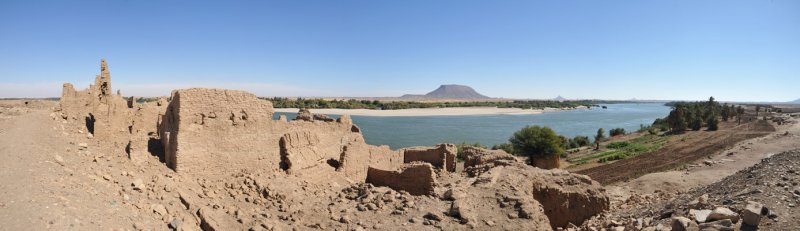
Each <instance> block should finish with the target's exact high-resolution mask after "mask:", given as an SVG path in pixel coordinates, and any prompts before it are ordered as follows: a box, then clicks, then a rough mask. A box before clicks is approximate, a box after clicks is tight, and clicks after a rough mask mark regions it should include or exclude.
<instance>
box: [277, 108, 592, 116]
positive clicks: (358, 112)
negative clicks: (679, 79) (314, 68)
mask: <svg viewBox="0 0 800 231" xmlns="http://www.w3.org/2000/svg"><path fill="white" fill-rule="evenodd" d="M579 108H582V109H585V107H579ZM298 110H299V109H297V108H276V109H275V112H283V113H296V112H297V111H298ZM563 110H569V109H560V108H545V109H520V108H497V107H448V108H412V109H399V110H372V109H311V112H312V113H317V114H329V115H355V116H464V115H535V114H542V113H545V112H556V111H563Z"/></svg>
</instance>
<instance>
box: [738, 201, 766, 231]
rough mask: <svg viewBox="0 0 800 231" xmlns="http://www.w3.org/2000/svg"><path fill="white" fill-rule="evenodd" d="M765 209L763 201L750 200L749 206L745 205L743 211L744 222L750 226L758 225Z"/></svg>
mask: <svg viewBox="0 0 800 231" xmlns="http://www.w3.org/2000/svg"><path fill="white" fill-rule="evenodd" d="M763 210H764V206H763V205H761V203H758V202H753V201H748V202H747V207H745V209H744V211H742V223H744V224H747V225H749V226H753V227H758V224H759V223H761V215H762V211H763Z"/></svg>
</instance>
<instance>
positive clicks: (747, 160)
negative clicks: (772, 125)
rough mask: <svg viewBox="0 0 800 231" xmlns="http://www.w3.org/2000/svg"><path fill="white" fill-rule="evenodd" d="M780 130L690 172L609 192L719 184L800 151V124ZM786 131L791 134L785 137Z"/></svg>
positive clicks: (627, 184) (680, 189) (658, 175)
mask: <svg viewBox="0 0 800 231" xmlns="http://www.w3.org/2000/svg"><path fill="white" fill-rule="evenodd" d="M794 120H797V119H794ZM776 128H777V131H776V132H774V133H772V134H770V135H767V136H765V137H760V138H754V139H749V140H745V141H742V142H739V143H737V144H736V145H734V146H733V147H732V148H729V149H727V150H724V151H722V152H720V154H718V155H715V156H713V157H711V158H709V159H706V160H703V161H700V163H695V164H692V165H689V166H688V168H687V170H676V171H667V172H658V173H651V174H647V175H644V176H641V177H639V178H637V179H634V180H631V181H629V182H622V183H619V184H616V185H610V186H607V189H608V190H609V191H610V192H612V193H618V194H628V193H629V192H635V193H639V194H643V193H654V192H655V191H656V190H660V191H666V192H685V191H688V190H689V189H691V188H694V187H699V186H703V185H708V184H711V183H714V182H717V181H719V180H721V179H722V178H724V177H726V176H729V175H732V174H734V173H736V172H737V171H739V170H742V169H745V168H748V167H750V166H753V165H755V164H756V163H758V162H760V161H761V159H764V158H767V157H769V156H772V155H774V154H776V153H780V152H784V151H789V150H794V149H800V123H794V124H790V125H781V126H778V125H776ZM786 132H788V133H789V135H784V134H785V133H786ZM706 161H709V163H710V164H711V165H708V164H706V163H705V162H706Z"/></svg>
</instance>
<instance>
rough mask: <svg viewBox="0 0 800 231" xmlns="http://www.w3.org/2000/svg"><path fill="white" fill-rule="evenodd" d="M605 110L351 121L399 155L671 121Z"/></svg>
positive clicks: (659, 110) (638, 106)
mask: <svg viewBox="0 0 800 231" xmlns="http://www.w3.org/2000/svg"><path fill="white" fill-rule="evenodd" d="M603 106H606V107H607V109H601V108H599V107H594V108H591V109H579V110H569V111H559V112H549V113H544V114H538V115H475V116H399V117H378V116H351V117H352V118H353V122H354V123H355V124H356V125H358V126H359V127H360V128H361V131H362V133H363V134H364V139H365V140H366V141H367V143H369V144H372V145H389V147H391V148H392V149H397V148H402V147H410V146H426V145H433V144H438V143H462V142H466V143H476V142H477V143H480V144H482V145H485V146H489V147H491V146H492V145H495V144H499V143H504V142H507V141H508V138H509V137H510V136H511V135H512V134H513V133H514V132H515V131H517V130H519V129H521V128H522V127H525V126H527V125H539V126H547V127H550V128H552V129H553V130H555V131H556V133H558V134H560V135H564V136H566V137H574V136H576V135H584V136H589V137H592V136H594V134H596V133H597V129H598V128H603V129H605V130H606V135H608V130H610V129H612V128H624V129H625V130H626V131H629V132H630V131H636V130H638V129H639V125H640V124H645V125H649V124H652V123H653V120H655V119H656V118H663V117H665V116H667V114H669V110H670V108H669V107H667V106H664V104H663V103H631V104H607V105H603ZM312 112H313V110H312ZM280 114H286V115H287V117H288V118H290V119H292V118H294V117H295V115H296V114H295V113H275V118H277V117H278V116H279V115H280ZM331 117H334V118H335V117H338V116H335V115H331Z"/></svg>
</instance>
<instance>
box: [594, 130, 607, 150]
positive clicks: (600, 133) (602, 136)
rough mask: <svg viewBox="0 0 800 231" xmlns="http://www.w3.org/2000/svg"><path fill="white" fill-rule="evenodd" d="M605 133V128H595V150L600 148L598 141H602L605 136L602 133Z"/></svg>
mask: <svg viewBox="0 0 800 231" xmlns="http://www.w3.org/2000/svg"><path fill="white" fill-rule="evenodd" d="M605 133H606V132H605V130H603V128H599V129H597V135H594V144H596V145H597V147H596V148H595V150H598V149H600V142H603V139H605V138H606V137H605V135H604V134H605Z"/></svg>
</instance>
